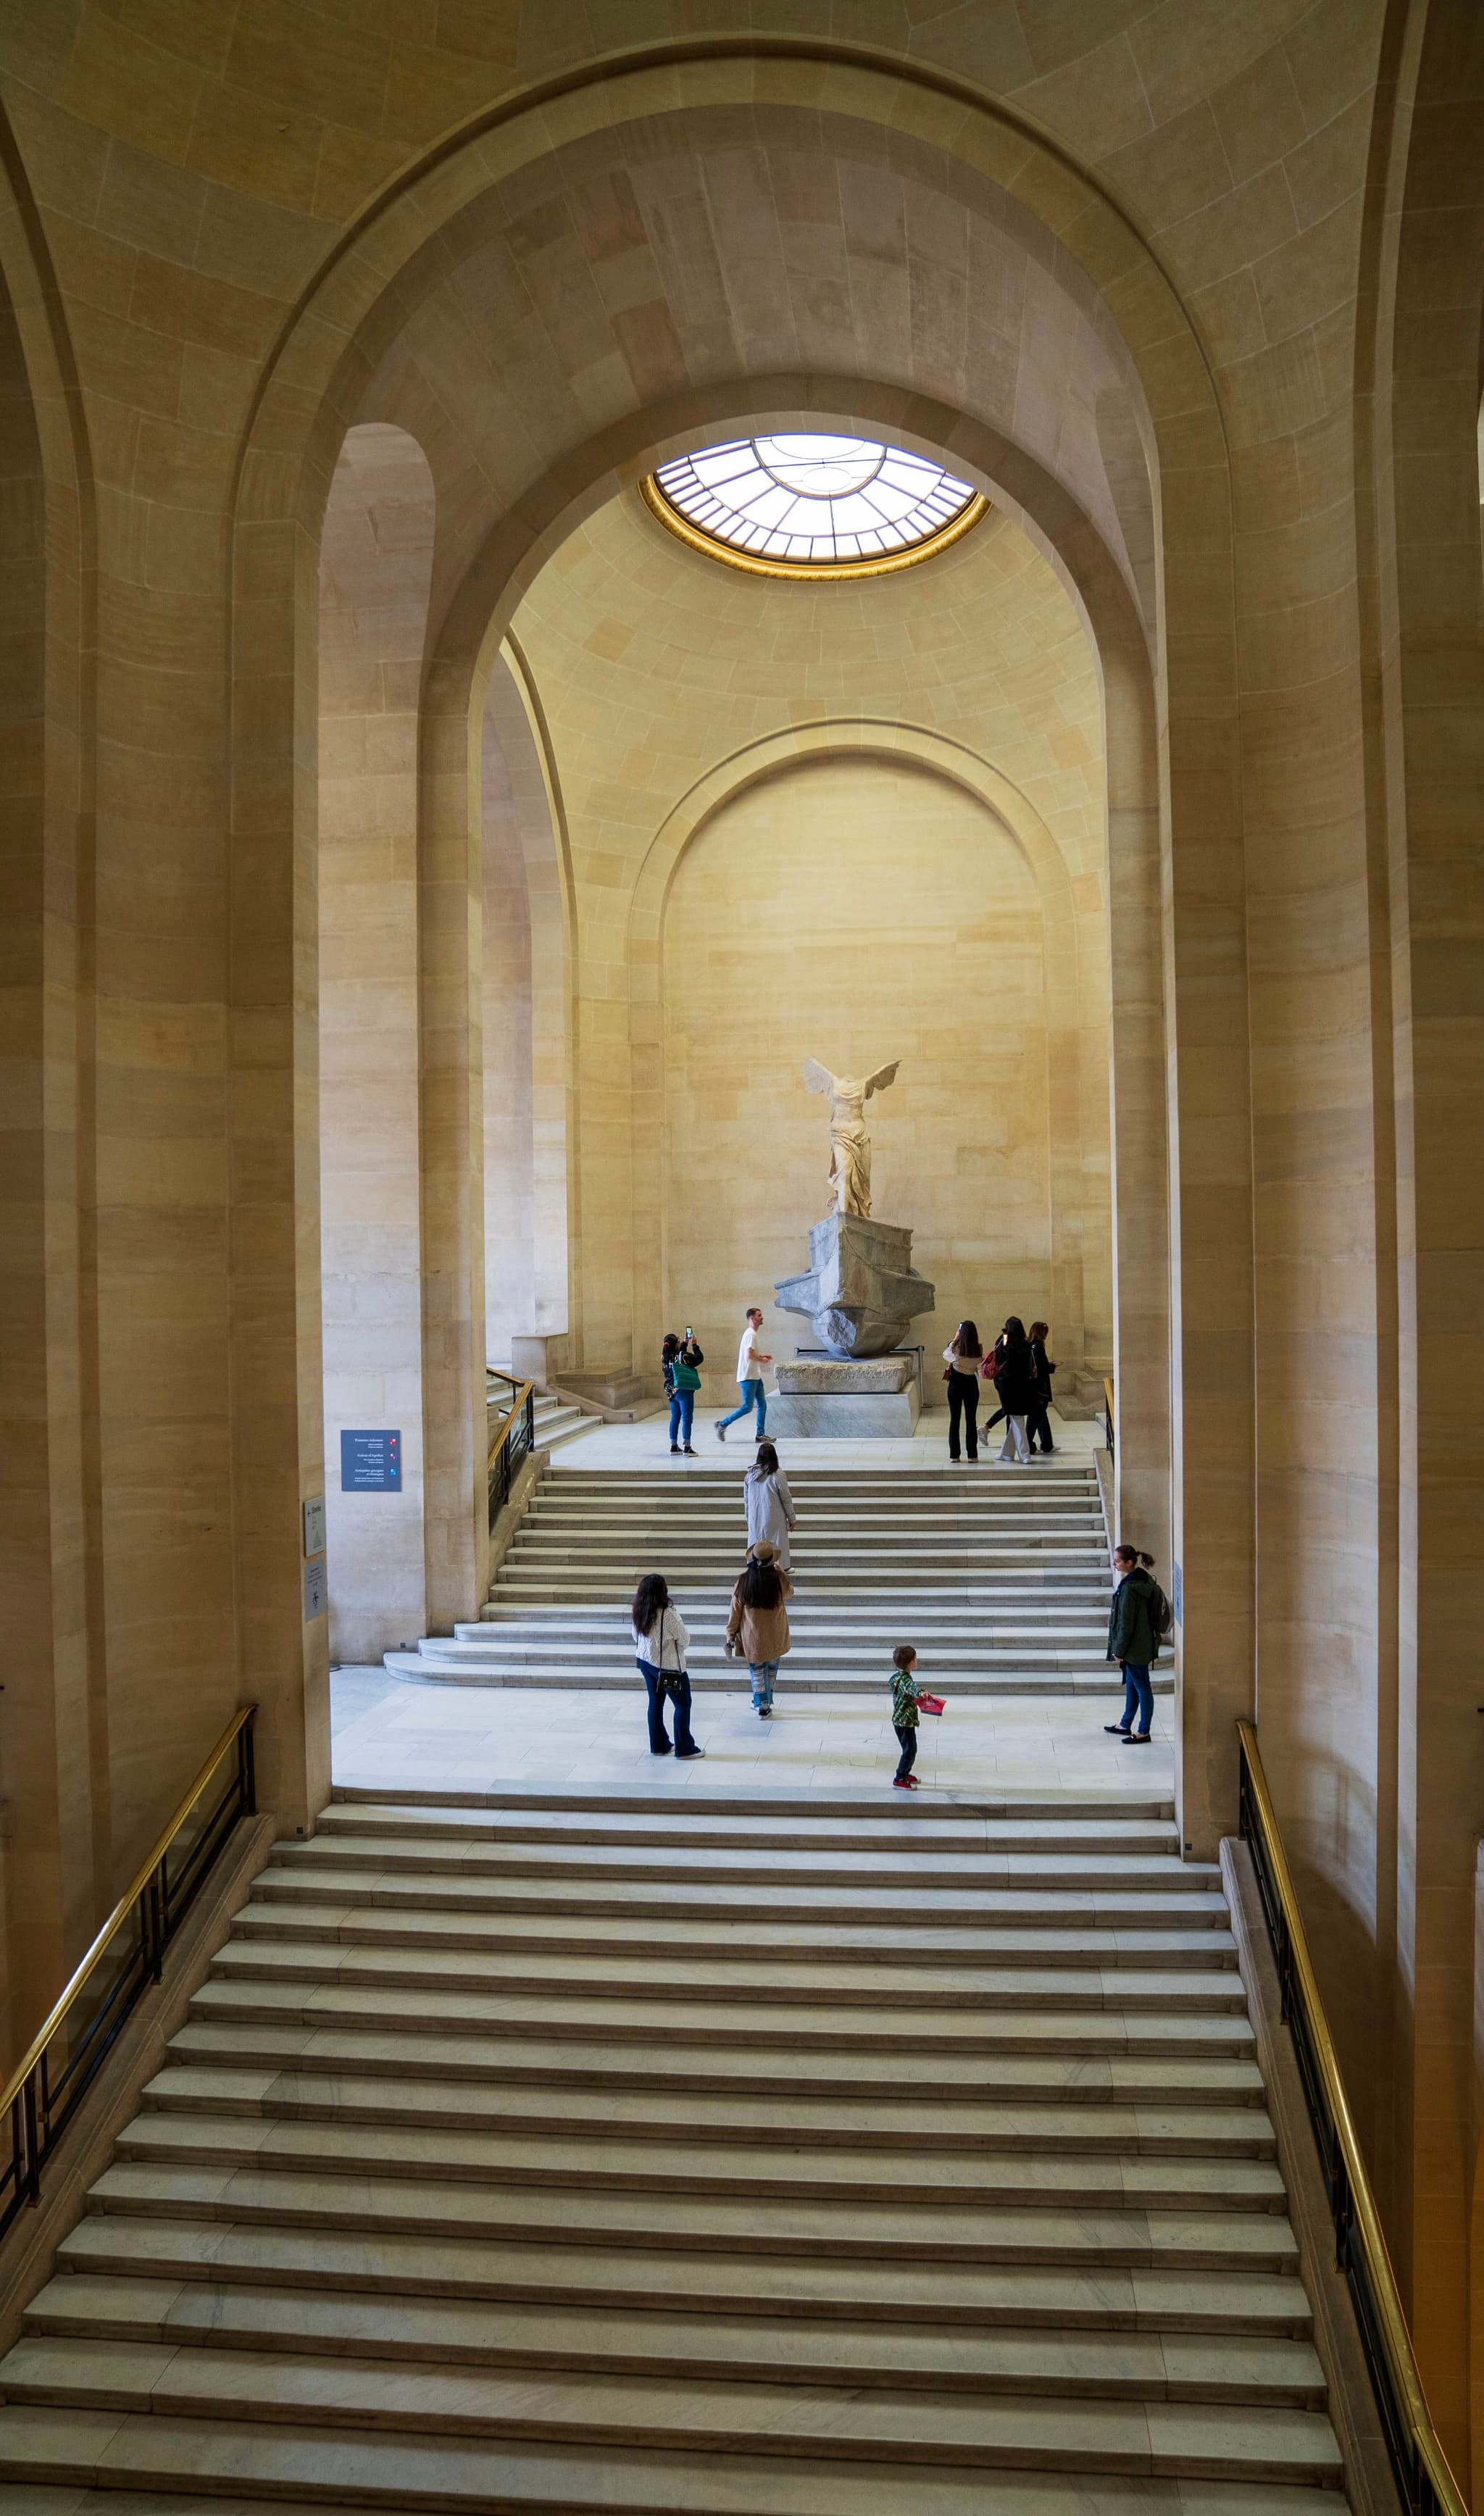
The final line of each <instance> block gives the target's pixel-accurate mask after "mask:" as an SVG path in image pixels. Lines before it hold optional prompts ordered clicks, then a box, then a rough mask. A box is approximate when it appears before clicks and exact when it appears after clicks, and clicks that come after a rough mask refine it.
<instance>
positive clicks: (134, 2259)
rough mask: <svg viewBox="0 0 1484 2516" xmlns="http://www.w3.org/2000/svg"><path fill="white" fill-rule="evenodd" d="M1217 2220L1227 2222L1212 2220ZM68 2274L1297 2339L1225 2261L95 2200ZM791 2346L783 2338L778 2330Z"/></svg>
mask: <svg viewBox="0 0 1484 2516" xmlns="http://www.w3.org/2000/svg"><path fill="white" fill-rule="evenodd" d="M1215 2224H1216V2226H1217V2228H1218V2229H1219V2228H1224V2226H1225V2225H1226V2223H1225V2222H1224V2221H1221V2222H1217V2223H1215ZM59 2261H60V2262H61V2264H63V2265H64V2267H65V2269H66V2270H67V2272H68V2273H106V2274H110V2275H111V2274H115V2273H118V2274H123V2275H125V2276H126V2277H127V2278H130V2279H144V2278H146V2277H148V2279H150V2280H158V2281H167V2282H174V2283H177V2284H182V2285H184V2284H185V2283H188V2282H199V2283H202V2284H206V2283H209V2284H211V2285H212V2286H213V2287H214V2288H215V2289H216V2290H217V2291H219V2292H220V2291H221V2290H223V2289H226V2288H230V2287H232V2286H235V2285H246V2286H252V2287H257V2286H259V2285H269V2286H272V2285H277V2286H279V2287H280V2288H282V2289H284V2290H285V2291H287V2292H289V2293H290V2294H291V2295H294V2296H297V2295H298V2294H299V2293H301V2292H308V2291H318V2292H321V2293H323V2292H325V2291H334V2292H336V2293H349V2294H351V2295H353V2296H354V2295H358V2294H371V2295H379V2296H385V2295H387V2294H389V2293H390V2294H391V2295H392V2296H394V2297H395V2298H396V2299H397V2300H398V2301H399V2302H401V2301H403V2300H409V2299H421V2298H427V2297H451V2298H492V2299H498V2300H501V2301H504V2302H506V2303H512V2304H513V2303H520V2302H522V2301H525V2300H530V2301H531V2302H533V2303H539V2304H559V2305H571V2306H580V2305H587V2306H603V2307H606V2308H608V2309H610V2310H612V2311H616V2312H619V2313H622V2312H626V2311H627V2310H628V2309H630V2308H631V2307H636V2306H637V2307H643V2308H645V2309H648V2310H653V2311H655V2312H657V2313H660V2312H663V2313H669V2314H674V2315H717V2314H722V2315H745V2316H757V2315H768V2316H773V2317H777V2318H779V2319H782V2320H786V2322H787V2323H788V2324H789V2325H790V2326H791V2323H792V2320H793V2319H794V2318H796V2317H808V2318H810V2319H818V2318H828V2319H829V2320H830V2321H831V2322H838V2323H839V2324H841V2325H842V2326H844V2327H846V2328H847V2329H848V2328H849V2327H852V2326H854V2325H856V2324H862V2323H866V2324H869V2323H874V2322H875V2321H876V2320H877V2319H878V2318H879V2319H881V2320H882V2321H885V2322H890V2323H891V2324H893V2325H894V2326H896V2327H898V2328H899V2329H900V2328H902V2327H907V2326H912V2325H916V2326H923V2327H933V2326H954V2327H968V2328H976V2329H977V2328H978V2327H984V2326H990V2327H1002V2326H1009V2327H1012V2328H1015V2329H1019V2330H1022V2331H1030V2330H1042V2329H1048V2328H1054V2329H1056V2330H1063V2331H1088V2330H1091V2331H1104V2332H1150V2333H1153V2332H1168V2333H1268V2334H1273V2335H1276V2336H1279V2337H1283V2336H1288V2337H1292V2338H1293V2339H1300V2340H1302V2339H1306V2338H1307V2337H1308V2335H1309V2332H1310V2327H1311V2316H1310V2308H1309V2301H1308V2297H1307V2294H1306V2293H1305V2290H1304V2287H1303V2284H1302V2282H1301V2281H1297V2280H1294V2279H1292V2278H1285V2277H1283V2276H1281V2275H1278V2274H1274V2273H1264V2272H1251V2271H1244V2270H1241V2269H1236V2268H1233V2267H1232V2266H1231V2265H1230V2264H1228V2265H1225V2266H1224V2267H1223V2268H1222V2269H1221V2270H1220V2271H1219V2272H1215V2271H1186V2270H1177V2271H1167V2270H1152V2269H1151V2270H1141V2269H1135V2270H1122V2269H1118V2268H1115V2267H1114V2266H1113V2265H1112V2264H1107V2265H1102V2266H1100V2268H1099V2269H1098V2271H1097V2272H1096V2273H1095V2274H1090V2273H1088V2272H1087V2271H1085V2270H1081V2269H1076V2268H1063V2267H1061V2266H1059V2265H1050V2266H1034V2267H1032V2266H1027V2265H1023V2264H1020V2263H1008V2264H1003V2265H994V2266H987V2267H977V2266H974V2265H969V2264H957V2265H955V2266H954V2268H953V2269H952V2270H950V2271H942V2270H939V2269H937V2268H936V2267H935V2266H934V2265H932V2264H926V2263H896V2262H890V2261H887V2262H871V2261H866V2260H863V2259H859V2258H856V2257H854V2256H843V2257H842V2256H840V2255H837V2254H820V2253H817V2252H811V2253H810V2255H809V2257H808V2258H807V2259H806V2260H791V2259H789V2258H788V2257H787V2256H782V2255H775V2254H743V2253H737V2252H724V2251H717V2252H715V2253H702V2252H698V2251H695V2250H689V2251H687V2250H684V2249H679V2250H676V2251H674V2252H671V2253H665V2252H660V2251H658V2250H657V2249H654V2248H646V2247H640V2246H637V2245H590V2244H582V2243H575V2242H574V2243H571V2244H560V2245H554V2244H547V2243H540V2242H539V2241H532V2242H530V2243H522V2244H511V2243H501V2244H489V2243H485V2242H483V2241H482V2240H480V2239H478V2238H473V2237H461V2238H460V2239H458V2241H457V2242H456V2243H445V2242H442V2241H439V2242H430V2241H429V2240H428V2239H427V2238H424V2237H400V2236H396V2235H389V2234H387V2233H385V2232H382V2233H380V2234H378V2235H376V2236H362V2235H360V2234H359V2233H358V2232H356V2231H354V2230H349V2231H346V2230H339V2229H332V2228H313V2229H308V2228H297V2227H276V2226H273V2225H272V2224H260V2223H258V2222H256V2221H249V2222H246V2223H243V2224H240V2225H236V2224H228V2225H223V2224H222V2223H221V2222H220V2221H217V2220H208V2221H204V2222H203V2221H200V2220H197V2219H171V2218H166V2217H161V2218H157V2219H150V2218H140V2217H137V2216H135V2215H132V2214H131V2215H128V2216H126V2217H123V2218H113V2217H109V2216H107V2215H106V2214H104V2213H101V2212H98V2211H94V2212H92V2213H91V2214H90V2215H89V2216H88V2217H87V2218H85V2219H83V2220H82V2221H81V2222H80V2224H79V2225H78V2226H77V2227H76V2228H74V2229H73V2230H72V2232H71V2234H70V2236H68V2237H66V2238H64V2241H63V2243H62V2245H61V2247H60V2249H59ZM782 2339H783V2343H784V2347H787V2346H788V2342H789V2334H788V2332H786V2331H785V2332H784V2335H783V2336H782Z"/></svg>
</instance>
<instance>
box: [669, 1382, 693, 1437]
mask: <svg viewBox="0 0 1484 2516" xmlns="http://www.w3.org/2000/svg"><path fill="white" fill-rule="evenodd" d="M695 1412H696V1392H695V1390H694V1389H672V1390H671V1391H670V1440H671V1441H672V1442H684V1443H685V1445H686V1447H687V1448H688V1449H689V1447H690V1442H691V1418H692V1417H693V1415H694V1414H695Z"/></svg>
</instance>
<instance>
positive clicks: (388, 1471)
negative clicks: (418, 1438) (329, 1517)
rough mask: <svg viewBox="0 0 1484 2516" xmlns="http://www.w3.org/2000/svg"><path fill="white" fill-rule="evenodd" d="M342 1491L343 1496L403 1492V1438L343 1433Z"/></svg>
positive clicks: (397, 1434) (386, 1435)
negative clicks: (344, 1494)
mask: <svg viewBox="0 0 1484 2516" xmlns="http://www.w3.org/2000/svg"><path fill="white" fill-rule="evenodd" d="M340 1490H341V1492H342V1493H401V1491H402V1435H401V1434H400V1433H342V1434H341V1436H340Z"/></svg>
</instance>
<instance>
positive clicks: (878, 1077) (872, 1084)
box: [862, 1057, 902, 1101]
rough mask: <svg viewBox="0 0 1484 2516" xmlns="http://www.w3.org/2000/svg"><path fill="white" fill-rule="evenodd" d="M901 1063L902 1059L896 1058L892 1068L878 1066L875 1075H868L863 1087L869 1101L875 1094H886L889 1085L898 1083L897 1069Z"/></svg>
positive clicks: (893, 1060) (891, 1065)
mask: <svg viewBox="0 0 1484 2516" xmlns="http://www.w3.org/2000/svg"><path fill="white" fill-rule="evenodd" d="M901 1063H902V1060H901V1059H900V1057H894V1058H893V1059H892V1062H891V1064H890V1066H878V1067H877V1068H876V1070H875V1072H874V1074H868V1076H867V1078H866V1081H865V1083H864V1085H863V1086H862V1089H863V1091H864V1092H865V1095H866V1098H867V1100H868V1101H869V1099H870V1096H871V1094H872V1093H873V1092H884V1091H885V1089H886V1087H887V1085H888V1083H894V1082H895V1081H896V1075H897V1069H898V1067H899V1066H900V1065H901Z"/></svg>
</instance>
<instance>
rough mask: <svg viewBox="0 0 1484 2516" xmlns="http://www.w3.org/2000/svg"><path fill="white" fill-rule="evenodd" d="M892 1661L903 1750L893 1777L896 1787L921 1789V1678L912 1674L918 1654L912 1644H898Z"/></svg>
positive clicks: (894, 1713) (894, 1715)
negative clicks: (918, 1765)
mask: <svg viewBox="0 0 1484 2516" xmlns="http://www.w3.org/2000/svg"><path fill="white" fill-rule="evenodd" d="M891 1660H892V1668H891V1726H892V1728H893V1729H894V1730H895V1732H896V1734H897V1744H898V1746H899V1747H900V1748H901V1750H902V1753H901V1756H900V1757H899V1758H898V1760H897V1770H896V1773H895V1774H894V1775H893V1777H892V1789H893V1790H894V1791H917V1790H920V1789H921V1787H922V1785H921V1783H920V1782H918V1781H917V1779H916V1776H915V1775H914V1774H913V1772H912V1767H913V1765H914V1764H915V1763H916V1761H917V1681H916V1679H915V1677H914V1676H913V1674H912V1671H913V1670H914V1669H915V1667H916V1665H917V1655H916V1653H915V1652H914V1651H913V1649H912V1644H911V1643H898V1645H897V1648H896V1650H895V1651H894V1652H893V1653H892V1656H891Z"/></svg>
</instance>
